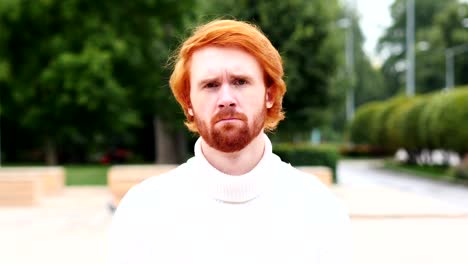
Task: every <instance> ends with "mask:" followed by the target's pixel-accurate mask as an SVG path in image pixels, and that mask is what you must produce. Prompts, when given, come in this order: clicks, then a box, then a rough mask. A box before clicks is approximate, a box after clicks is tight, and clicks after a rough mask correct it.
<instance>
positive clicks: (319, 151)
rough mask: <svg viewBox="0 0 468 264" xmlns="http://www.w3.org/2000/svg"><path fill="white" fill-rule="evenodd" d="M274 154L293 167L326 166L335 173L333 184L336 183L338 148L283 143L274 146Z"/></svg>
mask: <svg viewBox="0 0 468 264" xmlns="http://www.w3.org/2000/svg"><path fill="white" fill-rule="evenodd" d="M273 152H274V153H275V154H276V155H278V156H279V157H280V158H281V159H282V160H283V161H284V162H288V163H291V165H293V166H326V167H329V168H331V169H332V171H333V182H334V183H336V166H337V163H338V160H339V154H338V150H337V148H336V147H333V146H326V145H311V144H308V143H305V144H292V143H281V144H274V147H273Z"/></svg>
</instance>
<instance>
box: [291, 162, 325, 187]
mask: <svg viewBox="0 0 468 264" xmlns="http://www.w3.org/2000/svg"><path fill="white" fill-rule="evenodd" d="M296 168H297V169H298V170H300V171H303V172H305V173H309V174H311V175H314V176H316V177H317V178H319V180H320V181H321V182H322V183H323V184H325V185H326V186H332V185H333V172H332V170H331V169H330V168H329V167H325V166H297V167H296Z"/></svg>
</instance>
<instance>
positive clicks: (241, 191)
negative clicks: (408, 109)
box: [194, 134, 276, 203]
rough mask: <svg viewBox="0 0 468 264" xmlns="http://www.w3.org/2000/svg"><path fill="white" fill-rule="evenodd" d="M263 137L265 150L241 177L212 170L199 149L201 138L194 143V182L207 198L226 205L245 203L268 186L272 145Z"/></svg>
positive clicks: (265, 136)
mask: <svg viewBox="0 0 468 264" xmlns="http://www.w3.org/2000/svg"><path fill="white" fill-rule="evenodd" d="M263 135H264V139H265V150H264V153H263V157H262V158H261V159H260V161H259V163H258V164H257V165H256V166H255V167H254V168H253V169H252V170H251V171H249V172H247V173H246V174H243V175H237V176H232V175H228V174H225V173H223V172H221V171H219V170H217V169H216V168H214V167H213V166H212V165H211V164H210V163H209V162H208V161H207V160H206V158H205V156H204V155H203V152H202V149H201V138H199V139H198V140H197V142H196V143H195V159H194V161H195V164H196V166H197V173H196V174H197V176H196V180H197V181H199V182H198V183H199V184H201V185H202V187H203V188H204V189H205V190H206V192H207V193H208V195H209V196H211V197H212V198H214V199H216V200H219V201H221V202H226V203H245V202H248V201H251V200H253V199H255V198H257V197H258V196H259V195H260V194H261V193H262V192H263V191H264V190H265V188H267V186H268V179H269V177H268V176H269V174H271V173H272V171H273V168H271V160H272V159H273V158H274V157H276V156H275V155H273V153H272V145H271V141H270V139H269V138H268V137H267V135H265V134H263Z"/></svg>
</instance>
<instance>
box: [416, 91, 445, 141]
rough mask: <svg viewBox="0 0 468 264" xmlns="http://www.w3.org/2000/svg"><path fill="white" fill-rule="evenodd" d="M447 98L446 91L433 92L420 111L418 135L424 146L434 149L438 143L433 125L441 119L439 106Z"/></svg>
mask: <svg viewBox="0 0 468 264" xmlns="http://www.w3.org/2000/svg"><path fill="white" fill-rule="evenodd" d="M446 99H447V94H446V93H441V92H438V93H434V94H433V96H431V97H430V98H429V99H428V102H427V103H426V105H425V106H424V109H423V110H422V111H421V116H420V118H419V120H418V121H419V122H418V126H419V129H418V137H419V140H420V141H421V143H422V146H424V148H428V149H435V148H437V145H439V143H438V140H437V139H436V137H435V136H434V135H435V129H436V128H435V125H436V123H437V122H439V121H440V120H441V119H440V118H441V114H442V111H441V107H442V106H443V104H444V101H445V100H446Z"/></svg>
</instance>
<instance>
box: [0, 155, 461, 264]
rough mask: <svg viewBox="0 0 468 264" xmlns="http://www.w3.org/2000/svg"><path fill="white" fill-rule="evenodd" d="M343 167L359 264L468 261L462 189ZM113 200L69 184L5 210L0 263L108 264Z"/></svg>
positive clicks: (103, 191) (341, 190)
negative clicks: (33, 203) (58, 191)
mask: <svg viewBox="0 0 468 264" xmlns="http://www.w3.org/2000/svg"><path fill="white" fill-rule="evenodd" d="M338 171H339V179H340V180H341V184H340V185H339V186H335V187H333V191H334V192H335V193H336V195H337V196H338V197H339V198H340V199H342V200H343V202H344V204H345V205H346V206H347V207H348V210H349V212H350V215H351V219H352V225H353V231H354V238H355V239H354V241H355V242H354V243H355V244H354V252H355V254H354V263H356V264H371V263H372V264H373V263H379V264H380V263H384V264H385V263H392V264H394V263H398V264H406V263H408V264H409V263H411V264H413V263H425V264H432V263H434V264H435V263H450V264H458V263H460V264H462V263H463V264H466V263H468V254H466V245H468V213H467V212H468V210H465V209H466V208H464V206H463V204H462V203H461V201H459V200H458V199H464V197H465V196H464V195H465V192H463V191H461V190H463V189H459V188H458V187H457V186H448V187H447V186H445V187H440V186H444V184H441V183H436V184H435V185H432V184H433V183H422V184H421V185H418V184H419V183H418V182H420V181H417V182H414V181H413V180H414V179H413V178H412V179H409V180H408V179H406V178H404V177H402V175H392V174H391V173H390V174H387V173H386V172H384V173H382V171H381V170H379V169H376V167H375V164H373V163H366V162H361V161H358V162H346V161H345V162H343V163H341V164H340V166H339V169H338ZM423 181H424V180H423ZM425 186H426V187H425ZM427 186H431V187H430V188H429V187H427ZM452 187H453V189H451V188H452ZM445 188H448V189H445ZM415 190H416V191H415ZM429 190H432V191H429ZM450 190H453V192H452V191H450ZM458 192H460V194H457V193H458ZM432 193H435V195H428V194H432ZM109 200H110V194H109V192H108V190H107V188H105V187H74V188H70V187H68V188H66V189H65V192H64V193H63V194H62V195H59V196H56V197H50V198H47V199H44V200H43V202H42V203H41V205H40V206H37V207H31V208H28V207H15V208H7V207H0V263H1V264H26V263H28V264H29V263H37V264H41V263H47V264H59V263H60V264H62V263H67V264H68V263H72V264H73V263H80V264H82V263H87V264H98V263H99V264H100V263H105V258H106V247H107V229H108V226H109V224H110V221H111V214H110V213H109V209H108V202H109ZM465 201H468V200H465ZM459 205H462V206H459Z"/></svg>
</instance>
